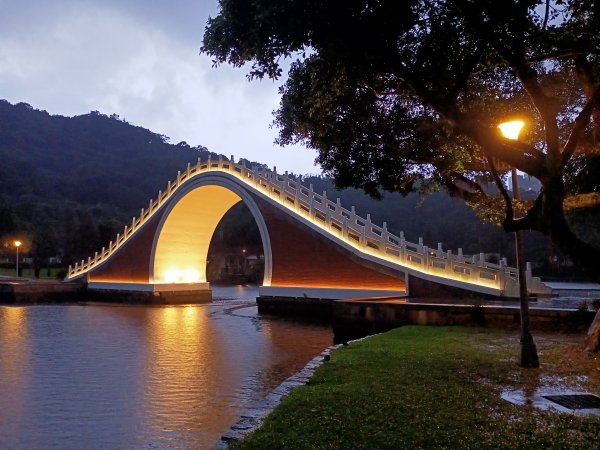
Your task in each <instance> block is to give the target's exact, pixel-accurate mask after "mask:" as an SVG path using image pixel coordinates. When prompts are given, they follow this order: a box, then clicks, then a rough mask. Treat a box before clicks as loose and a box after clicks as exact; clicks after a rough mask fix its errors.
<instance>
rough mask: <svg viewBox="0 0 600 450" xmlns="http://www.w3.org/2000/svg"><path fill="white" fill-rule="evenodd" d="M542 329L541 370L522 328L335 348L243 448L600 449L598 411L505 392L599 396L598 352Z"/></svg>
mask: <svg viewBox="0 0 600 450" xmlns="http://www.w3.org/2000/svg"><path fill="white" fill-rule="evenodd" d="M580 337H581V336H579V337H573V336H568V335H548V334H546V335H541V334H537V335H536V338H537V339H536V340H537V344H538V348H539V351H540V359H541V362H542V365H543V367H542V368H541V369H539V370H538V369H528V370H524V369H520V368H519V367H518V366H517V365H516V363H515V361H516V350H517V348H518V336H517V335H516V334H515V333H514V332H505V331H502V330H490V329H479V328H458V327H451V328H446V327H408V326H407V327H403V328H399V329H396V330H393V331H391V332H389V333H385V334H382V335H379V336H375V337H372V338H369V339H367V340H365V341H362V342H359V343H354V344H351V345H349V346H347V347H344V348H341V349H339V350H337V351H335V352H334V353H333V355H332V357H331V360H330V361H328V362H326V363H325V364H324V365H323V366H322V367H321V368H319V369H318V370H317V372H316V373H315V375H314V377H313V378H312V379H311V382H310V383H309V384H308V385H306V386H304V387H301V388H299V389H297V390H296V391H294V392H293V393H292V394H291V395H290V396H288V397H286V398H285V399H284V400H283V402H282V404H281V405H280V406H279V407H278V408H277V409H276V410H275V411H274V412H273V413H272V414H271V415H270V416H269V418H268V419H267V420H266V421H265V423H264V425H263V427H262V428H261V429H259V430H258V431H257V432H255V433H253V434H252V435H251V436H249V437H248V438H247V439H245V440H244V441H243V442H241V443H237V444H236V445H234V446H233V447H234V448H235V449H268V448H286V449H294V448H297V449H308V448H319V449H320V448H335V449H378V448H407V449H414V448H452V449H463V448H506V449H514V448H531V449H540V448H586V449H590V448H600V417H587V418H580V417H575V416H572V415H569V414H559V413H556V412H548V411H542V410H539V409H536V408H533V407H531V406H516V405H513V404H511V403H508V402H506V401H504V400H502V399H501V398H500V393H501V392H502V390H504V389H521V388H525V389H526V390H527V391H529V392H533V391H535V389H536V388H537V387H539V386H555V387H559V386H562V387H566V388H569V389H577V390H589V391H592V392H594V393H596V394H600V358H598V357H597V356H596V357H595V358H594V357H589V356H586V355H583V354H582V353H581V351H580V347H579V345H580V343H579V341H580V339H579V338H580Z"/></svg>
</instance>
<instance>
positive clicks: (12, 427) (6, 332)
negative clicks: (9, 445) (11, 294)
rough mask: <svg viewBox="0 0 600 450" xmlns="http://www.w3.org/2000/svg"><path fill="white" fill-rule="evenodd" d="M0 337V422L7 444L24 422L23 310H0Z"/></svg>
mask: <svg viewBox="0 0 600 450" xmlns="http://www.w3.org/2000/svg"><path fill="white" fill-rule="evenodd" d="M0 336H1V339H0V360H1V364H0V399H1V400H0V402H1V403H0V404H2V405H4V406H2V407H0V422H2V423H4V424H9V426H7V427H6V429H7V431H6V432H5V433H3V434H4V435H5V436H4V438H5V439H6V440H9V441H10V440H13V439H15V438H18V434H19V429H20V425H21V423H22V422H23V421H24V420H27V418H26V417H25V414H26V412H25V406H24V405H25V403H26V396H27V392H28V390H27V386H28V374H29V370H26V366H27V364H28V363H29V360H28V356H29V352H30V350H29V342H28V338H27V314H26V309H25V308H24V307H13V306H0ZM6 405H10V407H9V408H7V407H6ZM0 441H2V439H0Z"/></svg>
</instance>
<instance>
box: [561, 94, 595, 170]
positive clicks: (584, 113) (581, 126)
mask: <svg viewBox="0 0 600 450" xmlns="http://www.w3.org/2000/svg"><path fill="white" fill-rule="evenodd" d="M599 104H600V85H599V86H597V87H596V89H595V92H594V94H593V95H592V96H591V97H590V99H589V100H588V101H587V103H586V104H585V106H584V107H583V109H582V110H581V112H580V113H579V115H578V116H577V118H576V119H575V123H574V125H573V128H572V129H571V134H570V135H569V139H568V140H567V143H566V144H565V146H564V149H563V153H562V159H561V162H562V166H561V168H562V167H564V166H565V165H566V164H567V163H568V162H569V159H571V156H573V152H575V149H576V148H577V144H578V143H579V141H580V140H581V139H582V138H583V135H584V133H585V129H586V127H587V125H588V124H589V122H590V118H591V116H592V112H593V111H594V109H596V108H597V107H598V105H599Z"/></svg>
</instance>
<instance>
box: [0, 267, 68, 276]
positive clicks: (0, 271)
mask: <svg viewBox="0 0 600 450" xmlns="http://www.w3.org/2000/svg"><path fill="white" fill-rule="evenodd" d="M22 270H23V272H22V275H21V276H23V277H25V278H33V268H31V267H23V269H22ZM64 270H65V269H64V268H62V267H52V268H49V269H47V268H43V269H42V270H41V271H40V278H56V276H57V274H58V273H59V272H61V271H64ZM15 273H16V270H15V268H14V267H13V268H9V269H7V268H5V267H0V275H3V276H9V277H14V276H15Z"/></svg>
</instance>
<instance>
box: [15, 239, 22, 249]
mask: <svg viewBox="0 0 600 450" xmlns="http://www.w3.org/2000/svg"><path fill="white" fill-rule="evenodd" d="M21 245H23V243H22V242H21V241H15V247H17V248H19V247H20V246H21Z"/></svg>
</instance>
